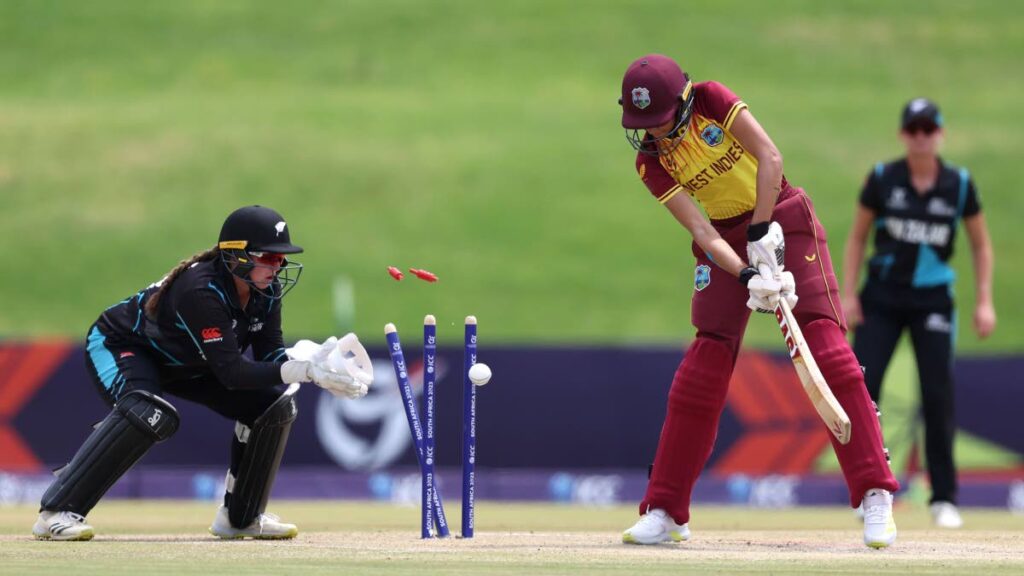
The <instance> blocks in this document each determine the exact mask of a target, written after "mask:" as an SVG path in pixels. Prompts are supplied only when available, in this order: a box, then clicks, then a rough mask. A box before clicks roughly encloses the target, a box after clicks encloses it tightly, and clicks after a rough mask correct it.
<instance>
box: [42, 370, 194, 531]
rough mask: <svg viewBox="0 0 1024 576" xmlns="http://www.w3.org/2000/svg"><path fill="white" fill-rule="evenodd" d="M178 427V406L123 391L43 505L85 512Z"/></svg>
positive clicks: (54, 485)
mask: <svg viewBox="0 0 1024 576" xmlns="http://www.w3.org/2000/svg"><path fill="white" fill-rule="evenodd" d="M177 430H178V411H177V410H175V409H174V406H172V405H171V404H170V403H169V402H167V401H166V400H164V399H163V398H160V397H159V396H156V395H154V394H151V393H149V392H145V391H141V390H135V391H132V392H129V393H128V394H125V395H124V397H122V398H121V399H120V400H119V401H118V402H117V404H115V405H114V409H113V410H111V411H110V414H108V415H107V417H106V418H104V419H103V420H102V421H101V422H100V423H99V424H98V425H97V426H96V427H95V429H94V430H93V432H92V434H90V435H89V437H88V438H86V440H85V443H84V444H82V447H81V448H79V449H78V452H77V453H76V454H75V456H74V458H72V459H71V463H69V464H68V465H67V466H65V467H64V468H62V469H61V470H60V471H59V472H58V473H57V479H56V480H54V481H53V484H51V485H50V487H49V488H48V489H47V490H46V493H45V494H43V499H42V503H41V508H42V509H43V510H67V511H71V512H75V513H77V514H81V515H83V516H85V515H87V514H88V513H89V511H90V510H92V508H93V507H94V506H95V505H96V503H97V502H99V499H100V498H102V497H103V495H104V494H106V492H107V490H109V489H110V487H111V486H113V485H114V482H116V481H117V479H118V478H120V477H121V476H122V475H123V474H124V473H125V472H127V471H128V469H129V468H131V467H132V466H133V465H134V464H135V463H136V462H138V460H139V458H142V455H143V454H145V453H146V452H147V451H148V450H149V449H150V447H151V446H153V444H155V443H157V442H162V441H163V440H166V439H167V438H170V437H171V436H173V435H174V433H175V432H176V431H177Z"/></svg>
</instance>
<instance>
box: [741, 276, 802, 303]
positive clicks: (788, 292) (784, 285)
mask: <svg viewBox="0 0 1024 576" xmlns="http://www.w3.org/2000/svg"><path fill="white" fill-rule="evenodd" d="M744 281H745V282H746V286H747V289H748V290H749V291H750V298H748V299H747V308H750V309H751V310H753V311H754V312H760V313H762V314H772V313H774V311H775V307H776V306H778V305H779V298H784V299H785V300H786V303H787V304H789V306H790V308H792V307H794V306H796V303H797V300H798V298H797V296H796V282H795V281H794V278H793V273H792V272H785V271H783V272H781V273H780V274H779V279H775V278H773V277H772V276H771V273H770V272H769V271H768V267H767V266H763V267H762V271H761V272H758V271H756V270H754V269H753V268H747V269H745V270H743V272H741V273H740V282H744Z"/></svg>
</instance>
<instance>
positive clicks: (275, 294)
mask: <svg viewBox="0 0 1024 576" xmlns="http://www.w3.org/2000/svg"><path fill="white" fill-rule="evenodd" d="M220 258H221V262H223V263H224V266H225V267H226V268H227V269H228V271H230V272H231V274H232V275H233V276H235V277H236V278H238V279H239V280H241V281H243V282H245V283H246V284H248V285H249V287H250V288H251V289H252V290H254V291H256V292H258V293H260V294H262V295H263V296H266V297H267V298H270V299H271V300H280V299H281V298H284V296H285V294H287V293H288V292H290V291H291V289H292V288H294V287H295V285H296V284H298V283H299V276H301V275H302V264H300V263H298V262H294V261H292V260H289V259H288V258H286V257H285V256H284V255H283V254H272V253H269V252H256V251H247V250H245V249H244V248H221V251H220ZM275 259H276V262H270V261H269V260H275ZM257 268H265V269H276V270H277V271H276V272H275V274H274V276H273V280H272V281H271V282H270V284H269V285H268V286H267V287H266V288H260V287H259V286H257V285H256V282H254V281H253V280H252V277H251V273H252V271H253V270H255V269H257Z"/></svg>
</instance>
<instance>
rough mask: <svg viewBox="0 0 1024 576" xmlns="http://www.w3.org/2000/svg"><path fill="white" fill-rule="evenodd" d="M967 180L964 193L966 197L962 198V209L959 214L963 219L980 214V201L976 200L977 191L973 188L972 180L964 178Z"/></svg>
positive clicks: (968, 177)
mask: <svg viewBox="0 0 1024 576" xmlns="http://www.w3.org/2000/svg"><path fill="white" fill-rule="evenodd" d="M966 178H967V190H966V192H965V194H966V197H965V198H964V207H963V210H962V211H961V214H962V215H963V217H964V218H968V217H971V216H974V215H975V214H978V213H979V212H981V200H979V199H978V191H977V189H976V188H975V187H974V178H971V177H970V176H966Z"/></svg>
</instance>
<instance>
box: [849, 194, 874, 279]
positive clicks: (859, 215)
mask: <svg viewBox="0 0 1024 576" xmlns="http://www.w3.org/2000/svg"><path fill="white" fill-rule="evenodd" d="M874 221H875V211H874V210H872V209H870V208H866V207H864V205H862V204H858V205H857V212H856V213H855V214H854V216H853V226H851V227H850V235H849V236H847V238H846V248H845V249H844V250H843V296H847V297H848V296H853V295H855V294H856V293H857V286H859V285H860V267H861V264H863V262H864V247H865V246H866V245H867V241H868V234H869V233H870V232H871V223H872V222H874Z"/></svg>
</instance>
